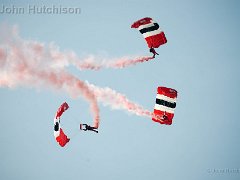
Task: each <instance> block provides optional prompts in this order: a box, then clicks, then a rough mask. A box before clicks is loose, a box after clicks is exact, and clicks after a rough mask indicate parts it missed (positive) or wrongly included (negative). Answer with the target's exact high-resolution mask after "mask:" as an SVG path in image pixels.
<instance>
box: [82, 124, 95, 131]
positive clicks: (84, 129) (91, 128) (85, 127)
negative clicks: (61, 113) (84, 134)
mask: <svg viewBox="0 0 240 180" xmlns="http://www.w3.org/2000/svg"><path fill="white" fill-rule="evenodd" d="M80 129H81V130H83V131H94V132H96V133H98V131H97V130H96V129H97V128H95V127H92V126H89V125H87V124H80Z"/></svg>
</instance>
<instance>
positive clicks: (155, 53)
mask: <svg viewBox="0 0 240 180" xmlns="http://www.w3.org/2000/svg"><path fill="white" fill-rule="evenodd" d="M149 51H150V52H151V53H153V58H155V56H156V55H159V54H158V53H157V52H156V51H155V49H154V48H153V47H151V48H150V49H149Z"/></svg>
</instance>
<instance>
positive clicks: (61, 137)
mask: <svg viewBox="0 0 240 180" xmlns="http://www.w3.org/2000/svg"><path fill="white" fill-rule="evenodd" d="M68 108H69V106H68V104H67V103H66V102H64V103H63V104H62V105H61V106H60V107H59V108H58V110H57V112H56V115H55V118H54V137H55V138H56V141H57V142H58V143H59V145H60V146H62V147H64V146H65V145H66V144H67V143H68V142H69V141H70V139H69V138H68V137H67V136H66V135H65V134H64V132H63V130H62V128H61V125H60V117H61V116H62V114H63V113H64V112H65V111H66V110H67V109H68Z"/></svg>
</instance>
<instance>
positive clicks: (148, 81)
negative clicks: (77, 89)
mask: <svg viewBox="0 0 240 180" xmlns="http://www.w3.org/2000/svg"><path fill="white" fill-rule="evenodd" d="M3 6H5V7H12V6H15V7H22V8H24V9H25V13H23V14H14V13H6V12H5V13H4V12H3V13H0V24H4V25H9V26H17V27H18V31H19V36H20V37H21V38H22V39H26V40H32V41H35V42H40V43H44V44H54V45H56V46H57V47H58V48H59V51H62V52H65V51H72V52H74V53H75V54H76V55H77V56H78V57H79V58H80V59H81V58H84V57H86V56H89V55H91V56H96V57H98V59H100V60H101V58H102V59H105V58H107V59H110V60H111V59H112V60H116V59H118V58H121V57H125V56H148V55H150V54H149V52H148V51H149V50H148V48H147V45H146V43H145V41H144V39H143V37H142V36H141V34H140V33H139V32H138V31H137V30H136V29H131V28H130V26H131V24H132V23H133V22H134V21H136V20H138V19H140V18H143V17H152V18H153V19H154V20H156V21H157V22H158V23H159V25H160V27H161V29H163V30H164V32H165V34H166V37H167V39H168V42H167V44H165V45H163V46H161V47H160V48H158V49H157V52H158V53H159V56H157V58H155V59H154V60H152V61H148V62H144V63H139V64H136V65H134V66H129V67H126V68H124V69H102V70H99V71H88V70H85V71H80V70H78V69H76V68H74V67H69V68H68V71H69V72H70V73H71V74H73V75H74V76H76V77H77V78H79V79H81V80H82V81H88V82H89V83H91V84H95V85H96V86H98V87H109V88H111V89H114V90H115V91H116V92H119V93H121V94H124V95H126V97H127V98H128V99H130V100H131V101H133V102H136V103H138V104H140V105H141V106H143V107H144V108H146V109H148V110H150V111H153V107H154V104H155V98H156V89H157V87H158V86H166V87H171V88H174V89H176V90H177V91H178V99H177V107H176V109H175V116H174V119H173V124H172V125H171V126H166V125H160V124H158V123H155V122H153V121H152V120H151V119H150V118H147V117H142V116H136V115H134V114H132V113H129V112H126V111H125V110H121V109H120V110H115V109H112V108H111V107H109V106H106V105H105V104H104V103H101V102H99V108H100V126H99V133H98V134H96V133H91V132H82V131H79V124H80V123H82V122H84V123H89V124H90V123H92V115H91V112H90V110H89V104H88V102H87V101H86V100H85V99H84V98H82V97H81V96H80V97H77V98H72V97H71V96H70V95H69V94H68V93H66V92H64V91H61V90H60V91H56V90H53V89H51V88H48V87H46V86H44V87H38V88H35V87H29V86H23V85H21V86H16V87H12V88H9V87H3V86H2V87H0V124H1V131H0V144H1V148H0V179H6V180H8V179H9V180H12V179H18V180H22V179H23V180H27V179H35V180H40V179H52V180H55V179H56V180H63V179H73V180H75V179H86V180H93V179H104V180H123V179H124V180H131V179H138V180H146V179H159V180H160V179H165V180H175V179H194V180H201V179H207V180H208V179H209V180H223V179H229V180H237V179H239V178H240V156H239V152H240V146H239V144H240V141H239V138H240V135H239V129H240V123H239V110H240V109H239V107H240V97H239V92H240V62H239V59H240V51H239V50H240V49H239V47H240V46H239V42H240V36H239V32H240V22H239V20H238V19H239V17H240V13H239V8H240V2H239V1H237V0H228V1H227V0H212V1H207V0H201V1H197V0H191V1H190V0H182V1H177V0H169V1H162V0H156V1H142V0H139V1H135V0H129V1H124V2H123V1H110V0H103V1H101V2H100V1H93V0H89V1H82V0H80V1H77V0H76V1H73V0H72V1H67V0H65V1H51V2H49V1H30V0H29V1H24V2H20V1H16V0H15V1H11V0H9V1H4V0H1V1H0V12H1V10H2V9H3ZM29 6H36V7H42V6H46V7H52V6H58V7H59V6H62V7H77V8H80V9H81V12H80V13H79V14H70V13H68V14H53V13H52V14H51V13H50V14H47V13H42V14H30V13H29V12H28V8H29ZM1 38H4V36H3V35H0V40H1ZM64 101H66V102H68V104H69V106H70V108H69V110H68V111H67V112H66V113H65V114H64V117H63V119H62V121H61V122H62V124H63V127H64V130H65V132H66V134H68V136H69V137H70V138H71V141H70V142H69V143H68V144H67V145H66V146H65V147H64V148H62V147H60V146H59V145H58V144H57V143H56V141H55V139H54V136H53V118H54V115H55V112H56V110H57V108H58V107H59V105H60V104H61V103H62V102H64Z"/></svg>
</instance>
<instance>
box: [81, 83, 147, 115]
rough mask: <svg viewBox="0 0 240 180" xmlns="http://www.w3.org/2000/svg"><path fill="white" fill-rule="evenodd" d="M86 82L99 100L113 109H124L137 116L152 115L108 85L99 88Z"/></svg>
mask: <svg viewBox="0 0 240 180" xmlns="http://www.w3.org/2000/svg"><path fill="white" fill-rule="evenodd" d="M86 84H87V86H88V87H89V89H90V90H91V91H92V92H93V93H94V94H95V96H96V97H97V100H98V101H99V102H102V103H103V104H105V105H110V106H111V107H112V108H113V109H124V110H127V111H128V112H131V113H134V114H136V115H138V116H146V117H152V113H151V112H150V111H149V110H146V109H144V108H143V107H142V106H140V105H138V104H136V103H134V102H132V101H130V100H129V99H127V97H126V96H125V95H123V94H120V93H118V92H116V91H114V90H112V89H110V88H108V87H105V88H100V87H97V86H95V85H93V84H90V83H88V82H87V83H86Z"/></svg>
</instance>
